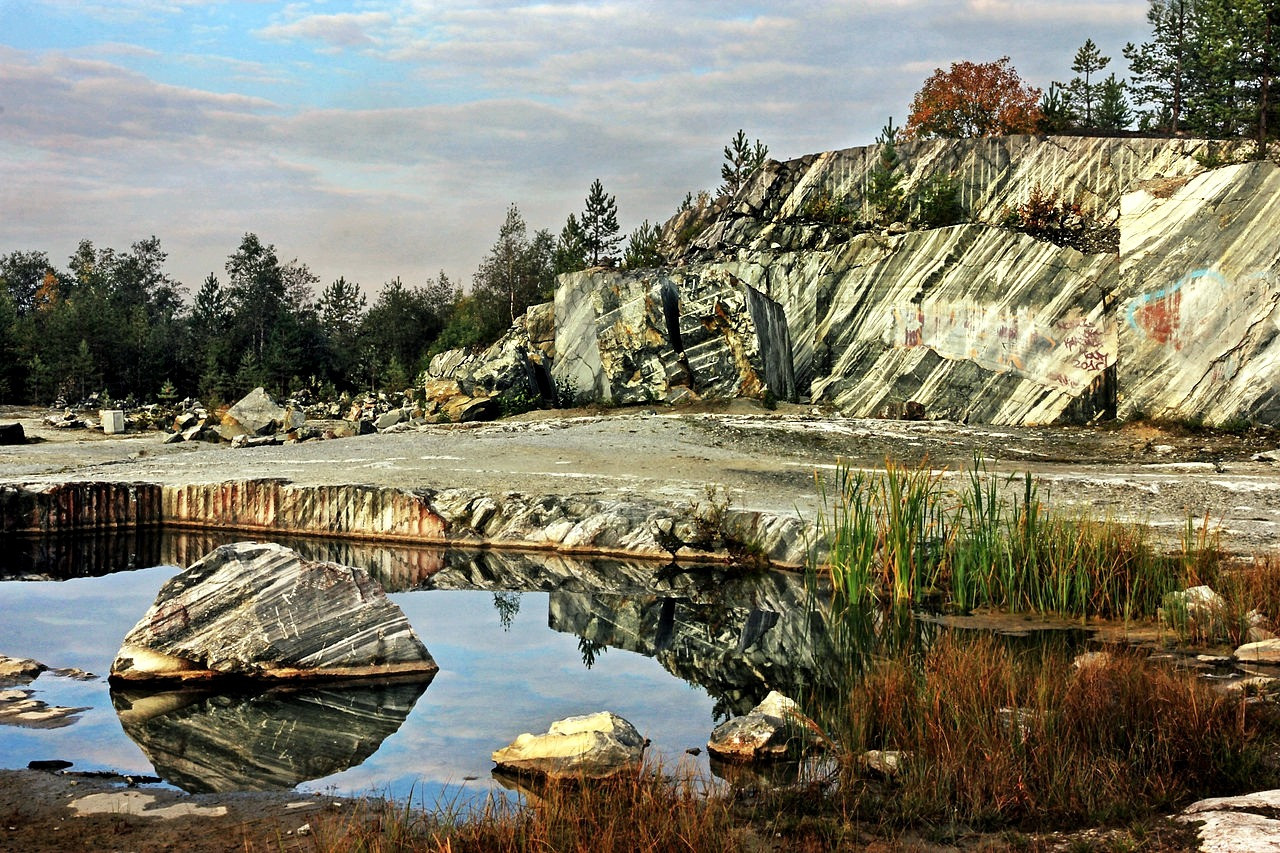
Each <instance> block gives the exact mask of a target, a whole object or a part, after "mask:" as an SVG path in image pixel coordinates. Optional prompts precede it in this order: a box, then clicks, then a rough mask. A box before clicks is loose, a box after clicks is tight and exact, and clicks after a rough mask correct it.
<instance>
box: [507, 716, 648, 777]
mask: <svg viewBox="0 0 1280 853" xmlns="http://www.w3.org/2000/svg"><path fill="white" fill-rule="evenodd" d="M644 747H645V740H644V738H643V737H641V736H640V733H639V732H637V731H636V728H635V726H633V725H631V723H629V722H627V721H626V720H624V719H623V718H622V717H619V716H618V715H617V714H614V713H612V712H610V711H601V712H599V713H596V714H586V715H583V716H578V717H568V718H566V719H563V720H557V721H556V722H554V723H552V724H551V727H550V728H549V729H547V732H546V734H541V735H534V734H529V733H528V732H526V733H524V734H522V735H520V736H519V737H518V738H516V739H515V740H514V741H512V742H511V743H510V744H509V745H507V746H505V747H503V748H502V749H499V750H498V751H496V752H494V753H493V761H494V763H495V764H497V765H498V767H499V768H503V769H506V770H513V771H515V772H517V773H533V774H537V775H539V776H546V777H547V778H549V779H566V778H570V779H571V778H588V779H603V778H605V777H607V776H612V775H614V774H615V773H618V772H620V771H622V770H625V769H627V768H628V767H635V766H636V765H637V764H639V763H640V760H641V759H642V758H643V756H644Z"/></svg>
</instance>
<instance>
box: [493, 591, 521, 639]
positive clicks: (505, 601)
mask: <svg viewBox="0 0 1280 853" xmlns="http://www.w3.org/2000/svg"><path fill="white" fill-rule="evenodd" d="M493 609H494V610H496V611H498V622H499V624H501V625H502V630H504V631H510V630H511V623H512V621H514V620H515V618H516V614H517V613H519V612H520V593H518V592H513V591H506V590H501V591H498V592H495V593H494V594H493Z"/></svg>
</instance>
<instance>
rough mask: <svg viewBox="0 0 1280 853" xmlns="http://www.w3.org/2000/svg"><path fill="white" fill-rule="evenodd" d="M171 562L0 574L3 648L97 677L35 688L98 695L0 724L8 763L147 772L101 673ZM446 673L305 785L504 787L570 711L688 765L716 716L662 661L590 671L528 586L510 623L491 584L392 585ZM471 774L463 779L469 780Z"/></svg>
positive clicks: (426, 790)
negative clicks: (340, 767)
mask: <svg viewBox="0 0 1280 853" xmlns="http://www.w3.org/2000/svg"><path fill="white" fill-rule="evenodd" d="M174 571H175V570H174V569H171V568H158V569H148V570H144V571H140V572H129V573H123V574H117V575H108V576H106V577H102V578H88V579H75V580H69V581H61V582H16V581H15V582H3V583H0V620H2V622H0V624H3V625H4V629H3V632H2V633H0V653H3V654H8V655H11V656H16V657H32V658H35V659H37V660H39V661H42V662H43V663H46V664H48V665H49V666H52V667H79V668H82V669H86V670H88V671H90V672H93V673H95V674H98V675H99V676H101V677H102V678H101V679H100V680H98V681H93V682H76V681H73V680H71V679H66V678H55V677H51V676H50V675H49V674H47V673H46V674H45V675H43V676H41V677H40V678H39V679H37V680H36V681H35V682H34V683H32V684H31V685H29V688H30V689H34V690H35V691H36V694H35V697H34V698H37V699H41V700H43V701H45V702H48V703H49V704H53V705H73V706H80V705H90V706H92V710H90V711H87V712H85V713H84V714H83V716H82V717H81V718H80V720H79V722H76V723H75V724H73V725H71V726H69V727H67V728H63V729H54V730H33V729H20V728H15V727H10V726H0V765H2V766H4V767H9V768H12V767H25V766H26V763H27V762H28V761H30V760H32V759H42V758H64V759H66V760H69V761H74V762H75V765H76V769H79V770H97V769H107V770H116V771H120V772H127V773H150V772H152V771H151V766H150V764H149V762H148V761H147V760H146V757H145V756H144V755H143V754H142V753H141V751H140V750H139V749H138V748H137V746H135V745H134V743H133V742H132V741H131V740H130V739H129V738H128V737H127V736H126V735H125V734H124V732H123V731H122V730H121V728H120V723H119V721H118V720H117V718H116V714H115V712H114V710H113V709H112V707H111V702H110V699H109V697H108V693H107V686H106V681H105V676H106V673H107V671H108V669H109V668H110V665H111V661H112V659H113V658H114V656H115V652H116V650H117V649H118V648H119V645H120V640H121V638H122V637H123V636H124V634H125V632H126V631H128V629H129V628H130V627H132V625H133V624H134V622H136V621H137V619H138V617H140V616H141V615H142V613H143V612H144V611H145V610H146V608H147V607H148V606H150V604H151V602H152V600H153V599H154V597H155V593H156V591H157V590H158V589H159V587H160V585H161V584H162V583H163V582H164V581H165V580H166V579H167V578H169V577H170V576H172V574H173V573H174ZM392 599H393V600H395V601H396V603H397V604H399V605H400V606H401V607H402V608H403V609H404V611H405V614H406V615H407V616H408V617H409V620H410V622H411V623H412V624H413V626H414V628H415V629H416V630H417V632H418V634H419V636H420V637H421V638H422V640H423V642H425V643H426V645H427V648H428V649H430V650H431V653H432V655H433V656H434V657H435V658H436V661H437V663H439V665H440V672H439V674H437V675H436V677H435V679H434V680H433V681H432V683H431V685H430V687H428V688H427V691H426V692H425V693H424V694H423V695H422V697H421V698H420V699H419V700H418V703H417V705H416V706H415V707H414V709H413V712H412V713H411V714H410V715H409V718H408V719H407V720H406V721H405V723H404V725H402V726H401V727H400V729H399V731H397V732H396V733H395V734H393V735H391V736H390V737H389V738H387V739H386V740H385V741H384V742H383V744H382V746H381V748H379V749H378V751H377V752H376V753H374V755H373V756H372V757H371V758H369V759H368V760H367V761H365V762H364V764H363V765H361V766H359V767H355V768H351V769H349V770H346V771H344V772H342V773H338V774H335V775H333V776H329V777H326V778H324V779H319V780H315V781H312V782H308V783H305V784H304V785H303V788H304V789H307V790H324V791H329V790H333V791H335V792H337V793H361V792H373V793H384V792H387V791H390V792H391V793H392V794H394V795H397V796H408V795H409V794H410V792H411V791H412V794H413V797H414V800H415V801H418V800H419V799H424V800H425V801H426V802H427V803H432V802H434V801H436V800H437V799H438V798H441V797H452V796H453V795H455V794H456V793H457V791H458V789H459V788H462V789H464V790H472V791H487V790H490V789H493V788H496V783H494V782H492V780H491V777H490V775H489V772H490V770H491V769H492V767H493V764H492V762H491V761H490V759H489V754H490V753H491V752H492V751H493V750H495V749H497V748H499V747H501V746H503V745H505V744H506V743H508V742H510V741H511V740H513V739H514V738H515V736H516V735H518V734H520V733H521V732H524V731H535V732H536V731H545V730H546V727H547V725H548V724H549V723H550V722H551V721H552V720H556V719H559V718H561V717H566V716H570V715H573V714H583V713H591V712H594V711H598V710H611V711H614V712H615V713H618V714H620V715H621V716H623V717H625V718H626V719H628V720H630V721H631V722H632V723H633V724H634V725H635V726H636V728H637V729H639V730H640V732H641V733H642V734H644V735H645V736H647V737H649V738H651V739H652V740H653V746H652V747H651V749H652V750H655V751H656V753H657V754H658V755H659V756H661V757H662V758H663V760H664V763H665V764H667V765H668V766H673V765H675V764H676V763H677V762H679V761H692V760H693V759H690V758H689V757H688V756H686V755H685V754H684V750H685V749H686V748H688V747H702V748H703V749H704V754H703V756H702V757H701V763H700V764H699V765H698V766H699V767H700V768H701V769H702V770H704V771H705V769H706V765H705V760H706V759H705V747H706V740H707V735H708V734H709V733H710V731H711V728H712V727H713V725H714V720H713V719H712V706H713V704H714V703H713V700H712V699H711V698H710V697H709V696H707V695H706V693H705V692H704V691H703V690H702V689H701V688H696V687H692V686H690V685H689V684H687V683H686V682H684V681H682V680H681V679H679V678H677V677H675V676H673V675H671V674H670V673H668V672H666V671H665V670H664V669H663V668H662V666H661V665H660V664H658V663H657V662H656V661H654V660H652V659H650V658H646V657H644V656H642V655H638V654H635V653H632V652H627V651H623V650H620V649H613V648H611V649H608V650H607V651H604V652H602V653H599V654H597V656H596V658H595V664H594V666H593V667H592V668H591V669H590V670H588V669H587V668H586V667H585V666H584V665H583V662H582V653H581V652H580V650H579V647H578V638H577V637H576V636H574V635H572V634H561V633H557V632H555V631H552V630H550V629H549V628H548V627H547V602H548V596H547V594H546V593H528V592H527V593H522V594H521V595H520V597H519V602H520V610H519V612H518V613H517V614H516V615H515V617H514V618H513V619H512V620H511V624H510V629H509V630H507V631H504V630H503V629H502V625H501V619H500V615H499V612H498V611H497V610H496V609H495V607H494V596H493V593H492V592H441V591H432V592H409V593H396V594H393V595H392ZM469 776H471V777H477V778H476V779H474V780H471V781H467V780H466V777H469Z"/></svg>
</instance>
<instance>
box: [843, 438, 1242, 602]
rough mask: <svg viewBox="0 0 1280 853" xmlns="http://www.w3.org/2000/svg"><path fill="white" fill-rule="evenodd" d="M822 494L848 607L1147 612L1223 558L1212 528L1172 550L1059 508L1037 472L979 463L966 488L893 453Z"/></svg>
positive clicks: (1137, 532) (1124, 527) (1135, 531)
mask: <svg viewBox="0 0 1280 853" xmlns="http://www.w3.org/2000/svg"><path fill="white" fill-rule="evenodd" d="M819 490H820V494H821V496H822V498H823V502H824V506H825V507H826V510H825V511H824V512H823V513H822V515H821V518H820V520H819V525H818V527H819V531H820V533H821V534H822V535H823V536H824V538H825V539H826V543H827V546H828V548H827V550H828V554H829V560H828V566H827V567H826V568H827V570H829V572H830V574H831V578H832V580H833V584H834V587H835V590H836V594H837V598H838V600H839V601H840V602H841V603H843V604H844V605H850V604H854V603H857V602H861V601H866V600H868V599H872V598H874V599H879V600H882V601H894V602H908V603H914V604H920V603H924V602H925V601H926V600H928V599H930V598H936V597H937V596H939V595H941V596H942V597H943V598H944V599H945V602H946V603H947V604H948V605H949V606H952V607H955V608H958V609H960V610H969V609H971V608H974V607H979V606H990V607H998V608H1002V609H1008V610H1014V611H1027V610H1032V611H1042V612H1056V613H1061V614H1065V615H1071V616H1076V617H1090V616H1095V617H1104V618H1125V619H1130V618H1144V617H1152V616H1155V615H1156V613H1157V611H1158V610H1159V607H1160V605H1161V601H1162V599H1163V598H1164V596H1165V595H1166V594H1167V593H1169V592H1170V591H1172V590H1174V589H1176V588H1178V587H1179V586H1182V585H1185V584H1186V583H1187V582H1188V580H1189V579H1191V578H1193V577H1196V576H1200V575H1203V574H1205V573H1208V572H1211V571H1213V566H1214V565H1216V560H1217V551H1216V549H1215V548H1214V547H1213V545H1212V542H1211V541H1210V540H1209V539H1208V538H1206V537H1207V534H1202V535H1201V538H1200V540H1199V541H1198V542H1188V543H1186V544H1185V545H1184V548H1183V553H1182V554H1181V555H1180V556H1179V555H1169V554H1163V553H1161V552H1160V551H1159V550H1158V549H1157V548H1156V547H1155V546H1153V545H1152V544H1151V543H1150V542H1149V541H1148V540H1147V536H1146V532H1145V529H1144V528H1143V527H1142V526H1140V525H1131V524H1120V523H1116V522H1113V521H1109V520H1103V521H1098V520H1095V519H1091V518H1088V517H1086V516H1078V517H1068V516H1063V515H1061V514H1059V513H1054V512H1051V511H1050V510H1049V508H1048V507H1047V506H1046V505H1045V504H1044V503H1043V502H1042V501H1041V499H1040V494H1039V486H1038V484H1037V483H1036V482H1035V481H1034V479H1033V478H1032V477H1031V475H1030V474H1029V473H1028V474H1024V475H1022V476H1021V477H1007V478H1003V479H1002V478H1000V477H998V476H996V475H993V474H990V473H989V472H988V471H987V470H986V469H985V468H984V467H983V465H982V462H981V460H979V459H975V460H974V463H973V465H972V467H971V468H970V469H969V470H968V471H967V473H966V477H965V481H964V485H963V487H962V488H961V490H960V491H959V493H958V494H957V493H953V492H951V491H948V490H945V489H943V488H942V477H941V475H940V474H936V473H933V472H931V471H929V470H928V469H927V468H925V467H920V468H914V469H909V468H904V467H902V466H900V465H898V464H896V463H894V462H892V461H890V462H887V463H886V465H885V468H884V470H883V472H876V473H869V472H865V471H860V470H854V469H851V468H849V467H848V466H847V465H845V464H844V463H843V462H842V463H840V464H838V465H837V467H836V474H835V478H834V489H833V491H832V493H831V494H830V495H828V492H827V487H826V484H825V483H824V482H823V481H822V480H821V479H819ZM1010 493H1012V494H1011V496H1010ZM1203 529H1204V528H1202V530H1203Z"/></svg>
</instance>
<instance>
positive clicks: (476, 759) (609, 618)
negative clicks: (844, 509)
mask: <svg viewBox="0 0 1280 853" xmlns="http://www.w3.org/2000/svg"><path fill="white" fill-rule="evenodd" d="M220 541H225V539H220V538H218V537H211V536H208V535H199V534H177V533H165V534H159V533H157V534H153V535H150V536H139V537H132V536H130V537H108V538H100V539H97V540H56V541H52V542H49V541H46V542H40V543H22V544H21V545H15V544H14V543H12V542H9V543H0V546H3V548H2V549H0V626H3V627H0V653H3V654H7V655H9V656H11V657H30V658H35V659H36V660H39V661H41V662H43V663H45V664H47V665H49V666H51V667H57V668H77V669H81V670H86V671H88V672H90V673H93V674H94V675H95V676H96V677H95V678H92V679H87V680H77V679H75V678H72V677H67V676H58V675H54V674H51V673H45V674H43V675H41V676H40V678H38V679H37V680H36V681H34V682H32V683H31V684H29V685H25V686H20V688H19V689H23V690H30V691H32V693H31V698H32V699H36V700H39V701H42V702H45V703H47V704H49V705H53V706H64V707H69V708H84V709H85V710H83V711H82V712H80V713H78V714H75V715H73V716H71V717H69V718H68V719H69V722H68V724H66V725H61V726H59V727H55V728H24V727H17V726H12V725H0V766H3V767H6V768H18V767H25V766H26V764H27V762H28V761H31V760H37V759H65V760H67V761H71V762H74V765H75V769H76V770H109V771H115V772H118V773H122V774H135V775H148V774H155V775H158V776H160V777H161V778H162V779H164V780H165V782H166V783H167V784H170V785H173V786H176V787H179V788H182V789H184V790H187V791H191V792H202V791H222V790H281V789H288V788H292V787H295V786H296V787H297V788H298V789H299V790H303V791H324V792H332V793H338V794H362V793H374V794H390V795H392V796H395V797H398V798H402V799H404V798H409V797H412V798H413V800H414V801H415V802H417V801H419V800H421V801H424V802H426V803H428V804H430V803H433V802H438V801H442V800H448V801H453V802H457V801H458V800H459V799H462V800H467V799H470V798H472V797H477V796H480V795H483V794H485V793H487V792H490V791H499V790H502V789H503V787H502V783H501V781H500V780H498V779H497V778H495V777H494V776H493V775H492V773H491V771H492V769H493V764H492V762H491V761H490V758H489V756H490V753H491V752H492V751H493V750H495V749H498V748H500V747H502V746H504V745H505V744H507V743H508V742H510V741H511V740H512V739H514V738H515V736H516V735H518V734H519V733H521V732H524V731H535V732H539V731H545V729H546V727H547V724H548V723H550V722H551V721H552V720H556V719H559V718H562V717H566V716H570V715H574V714H583V713H591V712H594V711H598V710H606V709H607V710H611V711H614V712H615V713H617V714H620V715H621V716H623V717H625V718H626V719H628V720H630V721H631V722H632V723H633V724H634V725H635V726H636V727H637V729H639V730H640V732H641V733H642V734H644V735H645V736H646V737H648V738H650V739H651V741H652V746H651V747H650V750H651V752H650V755H653V756H657V757H659V758H661V760H662V761H663V762H664V764H665V765H666V766H668V767H675V766H676V765H677V764H683V765H685V766H690V767H693V768H694V769H696V770H698V771H701V772H702V773H704V774H706V773H708V772H710V771H713V770H715V769H716V768H712V767H711V766H710V765H709V764H708V763H707V757H706V741H707V736H708V734H709V733H710V731H711V729H712V728H713V727H714V726H715V724H716V723H717V722H719V721H720V720H723V719H725V718H726V717H727V716H728V715H731V714H737V713H743V712H745V711H746V710H748V709H749V708H750V707H751V706H752V705H753V704H755V703H756V702H757V701H758V700H759V699H761V698H763V696H764V694H765V693H766V692H767V691H768V690H769V689H770V688H772V687H776V688H778V689H781V690H784V692H785V691H787V690H791V691H792V692H794V691H795V690H797V689H802V686H803V684H804V683H806V682H811V680H812V679H813V678H814V677H815V673H814V671H813V662H814V660H815V657H814V654H815V650H814V649H813V648H812V642H811V641H812V639H813V635H814V631H813V629H814V625H813V624H812V615H811V614H807V611H808V610H809V608H808V607H807V606H806V601H807V599H808V596H809V594H808V592H807V591H806V590H805V587H804V584H803V581H802V579H801V578H799V577H798V576H796V575H793V574H778V573H765V574H762V575H757V576H754V577H751V578H743V577H740V576H738V575H736V574H734V573H732V572H728V571H726V570H725V569H724V567H717V566H692V567H687V568H682V569H681V570H679V571H675V570H672V569H664V568H662V567H659V566H656V565H652V564H637V563H627V562H622V561H617V560H569V559H566V558H563V557H556V556H548V555H536V554H519V553H500V552H492V551H482V552H454V551H449V552H444V551H434V550H423V549H409V548H396V547H380V546H361V545H353V544H351V543H343V542H325V541H322V540H314V539H311V540H298V541H286V542H285V544H288V545H290V546H292V547H295V548H297V549H298V550H300V551H303V552H304V554H305V555H306V556H308V557H310V558H313V559H331V560H334V561H336V562H341V563H345V564H349V565H358V566H361V567H363V568H366V569H368V570H370V572H371V573H372V574H373V575H374V576H375V577H377V578H378V579H379V580H380V581H381V582H382V583H383V585H384V586H385V587H386V588H387V589H388V590H389V592H390V594H391V598H392V600H394V601H395V602H396V603H397V604H398V605H399V606H400V607H401V608H402V609H403V610H404V612H405V614H406V616H407V617H408V618H409V621H410V622H411V623H412V624H413V626H414V629H415V630H416V631H417V633H418V635H419V636H420V637H421V639H422V640H423V642H424V643H425V644H426V646H427V648H428V649H429V650H430V651H431V653H432V655H433V656H434V657H435V659H436V662H437V663H438V664H439V666H440V671H439V672H438V673H437V674H436V675H435V677H434V678H433V679H432V680H430V682H429V683H424V682H410V683H404V684H395V685H367V684H358V685H350V686H345V687H334V686H329V687H312V686H308V687H305V688H302V689H298V690H273V691H270V692H268V693H256V694H243V693H241V694H230V695H229V694H225V693H200V692H194V691H184V692H168V693H163V692H154V691H152V692H138V691H135V690H128V691H112V690H110V689H109V688H108V685H107V683H106V678H105V676H106V673H107V671H108V669H109V667H110V664H111V661H112V659H113V658H114V656H115V652H116V650H117V649H118V647H119V645H120V640H121V638H122V637H123V636H124V634H125V633H126V632H127V631H128V630H129V628H130V627H132V625H133V624H134V623H135V622H136V621H137V619H138V618H139V617H140V616H141V615H142V613H143V612H144V611H145V610H146V609H147V607H148V606H149V605H150V604H151V602H152V600H153V599H154V597H155V594H156V591H157V590H158V589H159V588H160V586H161V585H162V584H163V583H164V582H165V581H166V580H167V579H169V578H170V577H172V576H173V575H174V574H175V573H176V572H177V571H178V569H177V568H175V566H177V565H185V564H187V563H189V562H190V561H192V560H194V559H196V558H198V557H199V556H200V555H202V554H203V553H205V552H206V551H207V550H210V549H211V548H212V547H214V546H215V545H216V544H219V542H220ZM166 564H167V565H166ZM136 566H152V567H149V568H133V567H136ZM820 633H821V632H820V631H819V634H820ZM818 654H819V658H818V659H821V652H819V653H818ZM0 689H5V688H0ZM8 689H13V688H8ZM694 748H698V749H700V750H701V754H700V755H698V756H696V757H694V756H690V755H689V754H688V753H687V750H690V749H694Z"/></svg>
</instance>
